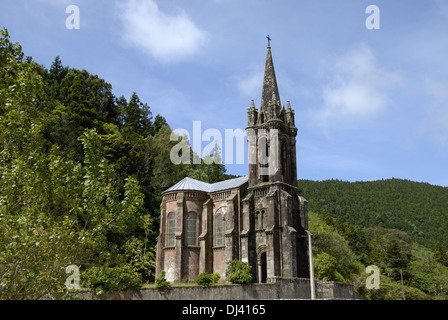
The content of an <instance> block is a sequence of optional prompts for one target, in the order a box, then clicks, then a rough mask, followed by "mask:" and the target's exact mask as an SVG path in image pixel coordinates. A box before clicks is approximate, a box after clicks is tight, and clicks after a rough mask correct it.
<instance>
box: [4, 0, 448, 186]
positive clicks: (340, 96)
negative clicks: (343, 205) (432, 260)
mask: <svg viewBox="0 0 448 320" xmlns="http://www.w3.org/2000/svg"><path fill="white" fill-rule="evenodd" d="M371 5H373V6H375V7H374V10H373V11H372V7H370V6H371ZM73 8H76V9H77V10H74V9H73ZM78 22H79V24H78ZM0 27H6V28H7V29H8V31H9V33H10V35H11V40H12V41H13V42H19V43H20V44H21V45H22V47H23V50H24V53H25V55H27V56H31V57H33V60H34V61H36V62H38V63H39V64H42V65H44V66H45V67H46V68H50V66H51V64H52V62H53V61H54V59H55V57H56V56H60V59H61V60H62V63H63V64H64V65H65V66H69V67H72V68H77V69H81V70H82V69H86V70H87V71H89V72H90V73H92V74H97V75H98V76H99V77H101V78H103V79H105V80H106V81H107V82H108V83H110V84H111V85H112V88H113V93H114V94H115V96H117V97H119V96H122V95H123V96H124V97H126V98H127V99H129V98H130V97H131V95H132V93H133V92H136V93H137V94H138V96H139V97H140V99H141V101H143V102H145V103H147V104H148V105H149V106H150V107H151V111H152V113H153V114H154V115H156V114H161V115H163V116H164V117H165V118H166V120H167V122H168V124H169V125H170V127H171V128H172V129H181V128H182V129H185V130H187V131H188V132H189V133H191V136H190V139H193V137H192V136H193V124H194V123H196V124H197V123H200V130H199V131H198V130H196V131H195V133H197V134H198V135H199V137H198V136H196V141H199V143H198V144H196V145H195V146H194V148H195V150H196V151H198V150H199V152H201V150H203V149H205V148H206V146H207V145H209V143H210V141H211V140H207V135H204V132H206V131H207V130H208V129H214V130H215V131H218V132H221V134H222V140H225V139H224V137H225V134H224V133H225V130H226V129H227V130H237V129H241V130H244V129H245V127H246V124H247V108H248V107H249V106H250V103H251V100H252V99H253V100H254V103H255V106H256V107H257V108H258V107H259V105H260V101H261V91H262V83H263V73H264V65H265V60H266V47H267V39H266V36H267V35H270V38H271V39H272V41H271V48H272V56H273V59H274V66H275V71H276V76H277V83H278V87H279V92H280V98H281V102H282V104H284V105H286V101H288V100H289V101H290V102H291V106H292V108H293V109H294V110H295V120H296V126H297V128H298V135H297V167H298V178H299V179H311V180H326V179H340V180H345V181H370V180H378V179H389V178H392V177H394V178H400V179H408V180H413V181H419V182H427V183H430V184H434V185H441V186H448V55H447V52H448V36H447V34H448V1H446V0H415V1H409V0H393V1H391V0H369V1H365V0H331V1H330V0H314V1H310V0H294V1H292V0H291V1H288V0H277V1H273V0H189V1H181V0H116V1H114V0H78V1H75V0H1V1H0ZM198 121H199V122H198ZM196 129H197V127H196ZM198 132H199V133H198ZM201 133H202V135H201ZM198 139H199V140H198ZM215 139H216V138H215ZM218 140H219V139H218ZM222 146H223V148H222V149H223V150H222V152H223V158H225V154H226V149H228V150H227V151H229V152H230V148H225V141H223V142H222ZM234 148H235V151H234V153H236V151H237V150H236V147H234ZM245 152H246V154H245V157H244V158H245V159H246V160H245V161H244V162H245V163H243V164H236V162H237V159H236V158H235V159H234V161H228V162H227V163H226V168H227V173H230V174H236V175H247V174H248V165H247V150H245ZM230 162H233V163H234V164H231V163H230Z"/></svg>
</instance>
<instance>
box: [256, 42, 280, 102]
mask: <svg viewBox="0 0 448 320" xmlns="http://www.w3.org/2000/svg"><path fill="white" fill-rule="evenodd" d="M270 41H271V39H270V38H269V36H268V52H267V55H266V66H265V71H264V80H263V91H262V94H261V104H260V110H261V109H263V110H268V107H269V105H270V104H271V101H272V99H273V97H275V100H276V102H277V103H278V104H279V105H281V103H280V94H279V92H278V87H277V79H276V77H275V70H274V62H273V60H272V53H271V44H270Z"/></svg>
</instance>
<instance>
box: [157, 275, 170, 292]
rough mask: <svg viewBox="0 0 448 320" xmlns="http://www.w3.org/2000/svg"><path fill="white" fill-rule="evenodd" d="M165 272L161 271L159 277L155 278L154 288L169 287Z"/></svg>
mask: <svg viewBox="0 0 448 320" xmlns="http://www.w3.org/2000/svg"><path fill="white" fill-rule="evenodd" d="M165 275H166V272H165V271H161V272H160V277H158V278H156V288H157V289H167V288H169V287H171V283H170V282H169V281H168V280H166V278H165Z"/></svg>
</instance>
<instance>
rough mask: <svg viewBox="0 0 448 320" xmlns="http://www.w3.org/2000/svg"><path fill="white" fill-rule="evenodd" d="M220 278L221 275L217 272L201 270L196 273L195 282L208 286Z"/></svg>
mask: <svg viewBox="0 0 448 320" xmlns="http://www.w3.org/2000/svg"><path fill="white" fill-rule="evenodd" d="M220 278H221V276H220V275H219V273H208V272H203V273H201V274H200V275H198V277H197V278H196V280H195V282H196V283H197V284H198V285H200V286H204V287H208V286H211V285H213V284H216V283H218V281H219V279H220Z"/></svg>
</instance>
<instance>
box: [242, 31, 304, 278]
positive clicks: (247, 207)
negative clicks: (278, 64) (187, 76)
mask: <svg viewBox="0 0 448 320" xmlns="http://www.w3.org/2000/svg"><path fill="white" fill-rule="evenodd" d="M268 41H269V42H268V47H267V55H266V66H265V73H264V79H263V91H262V95H261V103H260V108H259V109H257V108H256V107H255V103H254V101H253V100H252V102H251V105H250V107H249V108H248V110H247V119H248V123H247V127H246V133H247V137H248V157H249V159H248V160H249V180H248V182H249V184H248V194H247V196H246V197H245V198H244V199H243V201H242V220H243V221H242V222H243V223H242V231H241V233H240V237H241V239H240V242H241V253H240V256H241V259H242V260H243V261H246V262H248V263H249V264H250V265H251V266H252V270H254V276H255V278H256V280H257V282H270V281H275V278H278V277H285V278H291V277H293V278H294V277H302V278H307V277H308V276H309V265H308V253H307V243H306V240H305V238H306V237H305V235H306V230H307V229H308V212H307V201H306V199H304V198H303V197H302V196H301V192H300V190H299V188H298V187H297V160H296V136H297V128H296V126H295V123H294V110H293V109H292V108H291V104H290V102H289V101H288V102H287V103H286V108H285V106H282V104H281V101H280V94H279V90H278V86H277V79H276V76H275V70H274V62H273V59H272V52H271V45H270V38H269V37H268Z"/></svg>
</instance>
